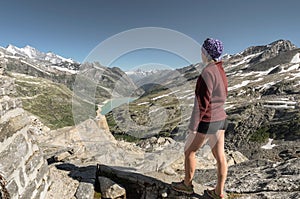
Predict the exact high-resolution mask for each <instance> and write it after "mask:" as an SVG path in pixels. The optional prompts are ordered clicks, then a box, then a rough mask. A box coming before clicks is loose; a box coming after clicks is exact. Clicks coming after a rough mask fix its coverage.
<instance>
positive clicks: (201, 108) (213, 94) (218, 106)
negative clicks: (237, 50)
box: [189, 61, 228, 131]
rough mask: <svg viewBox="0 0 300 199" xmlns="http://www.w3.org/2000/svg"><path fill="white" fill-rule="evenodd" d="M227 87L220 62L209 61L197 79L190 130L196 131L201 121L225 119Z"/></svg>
mask: <svg viewBox="0 0 300 199" xmlns="http://www.w3.org/2000/svg"><path fill="white" fill-rule="evenodd" d="M227 88H228V82H227V77H226V74H225V71H224V69H223V66H222V62H221V61H220V62H215V63H209V64H208V65H207V66H206V67H205V68H204V69H203V70H202V73H201V75H200V76H199V77H198V80H197V84H196V90H195V101H194V108H193V112H192V116H191V120H190V125H189V129H190V130H192V131H197V129H198V125H199V123H200V122H201V121H203V122H215V121H221V120H224V119H226V117H227V115H226V113H225V110H224V104H225V101H226V97H227V93H228V91H227Z"/></svg>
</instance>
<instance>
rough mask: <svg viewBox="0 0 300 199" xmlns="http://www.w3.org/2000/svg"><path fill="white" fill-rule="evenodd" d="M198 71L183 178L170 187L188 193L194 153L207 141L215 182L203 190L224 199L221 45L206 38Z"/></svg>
mask: <svg viewBox="0 0 300 199" xmlns="http://www.w3.org/2000/svg"><path fill="white" fill-rule="evenodd" d="M201 51H202V52H201V56H202V61H203V63H205V65H206V66H205V68H204V69H203V70H202V72H201V75H200V76H199V78H198V80H197V84H196V90H195V102H194V109H193V112H192V116H191V120H190V125H189V135H188V136H187V140H186V144H185V149H184V151H185V165H184V166H185V178H184V180H183V181H182V182H173V183H172V188H173V189H174V190H176V191H179V192H184V193H187V194H192V193H193V192H194V191H193V185H192V178H193V176H194V173H195V168H196V160H195V154H196V151H197V150H198V149H199V148H200V147H202V146H203V145H204V144H205V142H206V141H207V140H208V142H209V145H210V148H211V151H212V153H213V155H214V157H215V159H216V160H217V176H218V181H217V185H216V187H215V189H213V190H207V193H208V195H209V196H210V197H211V198H224V185H225V180H226V177H227V161H226V157H225V153H224V133H225V129H226V117H227V116H226V113H225V110H224V103H225V101H226V96H227V86H228V84H227V78H226V74H225V72H224V69H223V67H222V62H221V61H219V58H220V56H221V54H222V51H223V45H222V42H221V41H219V40H217V39H211V38H208V39H206V40H205V41H204V43H203V45H202V48H201Z"/></svg>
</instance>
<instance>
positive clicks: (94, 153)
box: [0, 40, 300, 198]
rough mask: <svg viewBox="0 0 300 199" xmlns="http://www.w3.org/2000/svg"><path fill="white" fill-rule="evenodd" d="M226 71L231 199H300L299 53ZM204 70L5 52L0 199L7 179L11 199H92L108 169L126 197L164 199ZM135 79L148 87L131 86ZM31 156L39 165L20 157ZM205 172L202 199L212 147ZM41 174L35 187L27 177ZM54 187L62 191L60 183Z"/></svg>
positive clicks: (255, 51)
mask: <svg viewBox="0 0 300 199" xmlns="http://www.w3.org/2000/svg"><path fill="white" fill-rule="evenodd" d="M222 60H223V66H224V69H225V71H226V74H227V77H228V83H229V87H228V91H229V92H228V98H227V101H226V104H225V109H226V112H227V114H228V120H229V126H228V128H227V130H226V133H225V136H226V141H225V152H226V158H227V160H228V163H229V165H230V167H229V172H228V180H227V182H226V191H228V192H229V193H230V198H298V197H299V180H300V178H299V169H298V168H299V157H300V147H299V139H300V130H299V129H300V126H299V125H300V49H299V48H298V47H296V46H295V45H293V44H292V43H291V42H290V41H287V40H278V41H275V42H272V43H270V44H267V45H262V46H252V47H249V48H247V49H245V50H244V51H242V52H240V53H237V54H234V55H226V56H223V58H222ZM204 67H205V66H204V65H203V64H202V63H195V64H193V65H190V66H186V67H184V68H180V69H176V70H159V71H148V72H147V71H146V72H145V71H141V70H140V71H134V72H131V73H128V72H127V74H126V73H125V72H124V71H122V70H121V69H119V68H117V67H113V68H109V67H105V66H102V65H101V64H99V63H96V62H95V63H82V64H80V63H78V62H75V61H73V60H71V59H66V58H62V57H61V56H58V55H55V54H54V53H53V54H52V55H50V54H49V53H43V52H40V51H38V50H36V49H34V48H32V47H29V46H27V47H24V48H17V47H13V46H8V47H7V48H0V84H1V89H0V96H1V99H0V105H1V106H0V115H1V120H0V132H1V135H2V136H0V142H2V141H3V142H4V144H1V145H0V152H1V156H0V158H1V159H2V160H3V161H0V166H1V168H4V169H5V170H4V174H5V175H2V172H0V177H1V179H0V185H1V186H0V198H1V196H5V195H4V194H5V192H3V190H4V191H5V190H6V189H5V187H4V189H3V177H4V180H5V179H7V180H8V186H7V191H8V192H9V193H10V194H11V195H12V196H13V198H18V196H19V195H20V194H21V195H22V196H24V197H25V198H30V197H27V195H31V196H36V197H37V198H38V193H40V192H43V194H44V195H45V194H47V192H48V198H62V197H66V195H67V196H68V198H72V197H74V194H75V195H76V197H77V196H78V195H82V194H86V192H87V191H89V193H90V195H91V196H90V197H89V198H93V197H94V196H95V194H96V193H95V190H94V188H95V187H94V186H96V183H94V182H95V181H96V180H97V179H96V178H97V177H95V168H96V166H95V165H96V164H98V163H102V164H103V163H104V164H107V165H112V166H117V167H114V168H115V169H116V170H115V169H111V168H107V169H108V171H109V176H108V177H110V176H111V172H116V175H115V174H113V176H115V178H114V180H116V182H118V183H120V184H122V183H124V182H126V183H125V184H124V187H125V188H126V192H127V193H128V195H127V196H128V197H131V196H137V195H142V194H143V195H144V196H145V197H146V196H147V197H146V198H160V197H161V192H160V191H161V186H154V185H155V184H156V185H157V183H158V184H159V183H160V182H159V180H157V179H160V180H162V181H164V182H169V181H170V180H172V181H174V179H175V178H180V176H181V174H183V172H184V171H183V165H184V155H183V151H182V150H183V142H182V141H183V140H184V139H185V136H186V133H187V125H188V123H189V118H190V115H191V111H192V107H193V100H194V90H195V84H196V81H197V78H198V77H199V75H200V73H201V71H202V69H203V68H204ZM133 74H138V76H136V78H133V77H132V79H131V78H130V75H133ZM124 96H125V97H128V96H129V97H131V98H132V100H133V101H131V100H130V101H131V102H130V103H129V104H123V105H121V106H118V107H116V108H114V109H112V111H110V112H109V113H107V114H106V115H105V116H103V115H101V114H100V113H99V109H98V110H97V105H100V106H102V105H103V104H105V103H106V102H111V101H110V100H111V99H119V98H120V97H124ZM22 108H23V109H25V110H26V111H24V110H23V109H22ZM112 108H113V107H112ZM96 111H97V113H96ZM40 121H41V122H40ZM82 121H83V122H82ZM106 121H107V122H108V126H109V128H108V126H107V123H106ZM29 123H30V124H29ZM77 124H79V125H77ZM74 125H76V126H75V127H74ZM99 126H100V129H99ZM23 127H24V128H23ZM48 127H49V128H48ZM22 128H23V129H22ZM19 129H22V130H19ZM99 132H101V133H100V134H99ZM111 133H112V134H113V135H114V136H112V134H111ZM124 140H125V141H131V142H124ZM5 143H6V144H5ZM7 143H8V144H7ZM30 144H32V146H31V145H30ZM27 145H28V146H27ZM29 145H30V146H29ZM39 148H40V149H39ZM22 149H24V150H22ZM29 149H30V150H29ZM40 150H41V151H40ZM26 151H27V152H28V151H29V152H30V154H31V155H32V156H31V155H26V156H25V155H22V154H23V153H24V152H26ZM39 151H40V152H39ZM29 152H28V153H29ZM180 154H181V155H180ZM24 157H25V158H27V159H24ZM24 160H26V161H24ZM45 160H47V161H45ZM196 160H197V162H198V163H199V164H197V165H198V167H197V170H196V178H195V184H194V185H195V188H196V191H197V193H199V194H200V193H202V194H203V193H204V192H205V191H204V190H205V188H206V187H207V188H211V187H212V186H213V185H214V184H215V180H216V176H215V175H214V174H215V171H212V170H211V169H215V162H214V161H213V155H212V154H211V153H210V149H209V147H208V146H204V147H203V150H200V151H199V153H197V154H196ZM55 161H58V162H55ZM53 162H54V163H53ZM11 165H13V167H12V166H11ZM34 165H35V166H34ZM38 165H39V166H38ZM87 165H88V166H87ZM91 165H94V166H91ZM17 166H19V167H17ZM24 167H25V169H24ZM40 167H42V168H43V169H41V170H40ZM97 167H98V166H97ZM15 168H17V169H15ZM101 168H106V167H101ZM124 168H126V170H135V171H134V172H136V171H137V170H138V171H139V172H140V173H142V174H143V175H142V176H140V177H139V179H138V181H137V179H135V178H132V176H134V174H130V173H126V175H125V174H124V173H122V172H120V171H117V170H118V169H124ZM32 169H33V171H34V172H33V173H34V174H36V177H34V176H35V175H34V176H33V175H32V173H31V174H28V172H31V170H32ZM35 170H36V171H37V172H36V171H35ZM49 170H50V172H49ZM143 172H144V173H143ZM6 174H9V175H8V177H7V176H6ZM10 174H11V175H10ZM49 175H50V176H51V178H53V179H55V180H54V181H52V182H51V183H50V180H48V176H49ZM102 175H103V174H102ZM149 175H150V176H151V175H152V176H153V177H154V178H149V177H147V176H149ZM15 176H17V177H15ZM41 176H44V178H43V180H41ZM120 176H122V177H120ZM45 179H46V180H45ZM48 181H49V183H48ZM132 181H134V182H132ZM31 182H32V183H31ZM37 182H38V184H37ZM87 182H88V183H87ZM128 182H130V183H128ZM148 182H149V183H148ZM43 183H44V186H40V185H42V184H43ZM45 183H46V184H45ZM4 185H5V182H4ZM149 186H151V187H149ZM163 187H164V190H166V193H167V196H168V197H167V198H175V197H176V198H190V197H186V196H184V195H179V194H178V193H176V192H174V191H172V190H170V188H169V186H168V184H166V183H165V184H163ZM148 188H149V189H148ZM197 188H198V190H197ZM199 188H200V190H199ZM43 190H46V191H43ZM75 191H76V193H75ZM130 194H131V195H130ZM145 194H146V195H145ZM164 195H165V193H164ZM204 195H205V194H204ZM148 196H149V197H148ZM150 196H151V197H150ZM198 196H199V195H198ZM78 197H79V196H78ZM78 197H77V198H78ZM200 198H202V196H200Z"/></svg>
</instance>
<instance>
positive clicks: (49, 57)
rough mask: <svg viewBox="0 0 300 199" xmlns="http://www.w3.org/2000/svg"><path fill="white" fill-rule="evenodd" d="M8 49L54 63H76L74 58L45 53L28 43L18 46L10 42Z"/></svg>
mask: <svg viewBox="0 0 300 199" xmlns="http://www.w3.org/2000/svg"><path fill="white" fill-rule="evenodd" d="M6 50H7V51H8V52H10V53H12V54H13V55H14V56H21V57H28V58H31V59H37V60H40V61H49V62H51V63H52V64H59V63H62V62H69V63H74V61H73V60H72V59H66V58H64V57H61V56H59V55H56V54H54V53H52V52H48V53H43V52H40V51H39V50H37V49H36V48H34V47H32V46H29V45H26V46H25V47H23V48H18V47H16V46H14V45H11V44H10V45H8V46H7V47H6Z"/></svg>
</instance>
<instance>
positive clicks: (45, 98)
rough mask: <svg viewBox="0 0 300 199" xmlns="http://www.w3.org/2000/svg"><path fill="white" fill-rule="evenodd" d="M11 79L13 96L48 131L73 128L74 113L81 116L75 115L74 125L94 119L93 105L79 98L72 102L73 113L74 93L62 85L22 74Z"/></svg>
mask: <svg viewBox="0 0 300 199" xmlns="http://www.w3.org/2000/svg"><path fill="white" fill-rule="evenodd" d="M14 78H16V80H15V84H16V91H17V92H16V97H19V98H20V99H21V100H22V103H23V108H24V109H25V110H27V111H28V112H30V113H32V114H34V115H36V116H38V117H39V118H40V120H41V121H42V122H43V123H44V124H45V125H46V126H48V127H49V128H51V129H58V128H62V127H65V126H72V125H74V118H73V112H72V111H73V110H75V112H76V113H80V115H76V122H79V121H83V120H85V119H88V117H90V116H91V117H94V116H95V110H96V108H95V105H94V104H92V103H88V102H85V101H82V100H80V99H75V100H76V101H74V102H75V107H73V110H72V100H73V92H72V91H71V90H70V89H69V88H68V87H67V86H65V85H63V84H59V83H54V82H52V81H50V80H46V79H44V78H37V77H30V76H24V75H15V76H14ZM76 105H77V106H76ZM87 107H89V108H87ZM78 108H80V109H78Z"/></svg>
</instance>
